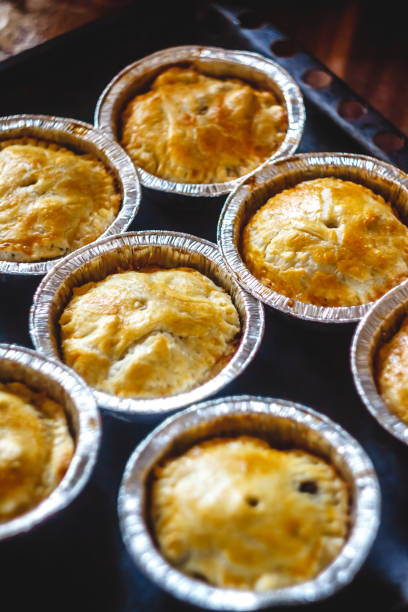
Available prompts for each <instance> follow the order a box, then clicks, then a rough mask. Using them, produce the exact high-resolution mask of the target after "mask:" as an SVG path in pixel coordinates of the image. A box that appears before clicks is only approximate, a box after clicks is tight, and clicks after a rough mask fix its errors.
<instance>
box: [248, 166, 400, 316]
mask: <svg viewBox="0 0 408 612" xmlns="http://www.w3.org/2000/svg"><path fill="white" fill-rule="evenodd" d="M242 255H243V259H244V261H245V263H246V265H247V266H248V268H249V270H250V271H251V272H252V274H253V275H254V276H256V277H257V278H258V279H259V280H260V281H261V283H263V284H265V285H267V286H268V287H270V288H271V289H273V290H274V291H277V292H278V293H281V294H283V295H285V296H287V297H289V298H294V299H296V300H300V301H301V302H307V303H310V304H316V305H318V306H356V305H359V304H365V303H367V302H370V301H373V300H376V299H378V298H379V297H380V296H381V295H383V294H384V293H385V292H386V291H388V290H389V289H391V287H393V286H394V285H397V284H398V283H400V282H401V281H402V280H404V279H405V278H407V277H408V230H407V228H406V226H405V225H404V224H403V223H401V221H399V219H398V217H397V216H396V214H395V213H394V211H393V210H392V207H391V204H390V203H389V202H386V201H385V200H384V199H383V198H382V197H381V196H380V195H377V194H375V193H374V192H373V191H371V190H370V189H368V188H367V187H363V186H362V185H359V184H357V183H352V182H350V181H343V180H340V179H336V178H321V179H316V180H312V181H305V182H303V183H299V184H298V185H296V187H293V188H291V189H287V190H285V191H282V192H281V193H278V194H277V195H275V196H274V197H272V198H270V199H269V200H268V202H267V203H266V204H265V205H264V206H262V208H260V209H259V210H258V211H257V212H256V213H255V215H254V216H253V217H252V218H251V219H250V221H249V223H248V224H247V226H246V227H245V229H244V231H243V234H242Z"/></svg>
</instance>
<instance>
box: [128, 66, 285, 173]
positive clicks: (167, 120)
mask: <svg viewBox="0 0 408 612" xmlns="http://www.w3.org/2000/svg"><path fill="white" fill-rule="evenodd" d="M122 126H123V129H122V136H121V144H122V146H123V147H124V148H125V149H126V151H127V152H128V154H129V155H130V157H131V158H132V160H133V162H134V163H135V164H136V165H137V166H140V167H141V168H143V169H144V170H146V171H147V172H150V173H151V174H154V175H155V176H159V177H160V178H163V179H167V180H170V181H176V182H181V183H221V182H224V181H230V180H232V179H235V178H237V177H239V176H242V175H244V174H246V173H247V172H249V171H251V170H253V169H254V168H256V167H257V166H258V165H259V164H261V163H262V162H264V161H265V160H266V159H267V158H268V157H270V155H272V153H274V151H276V150H277V149H278V147H279V146H280V144H281V143H282V142H283V140H284V138H285V135H286V131H287V113H286V109H285V108H284V106H282V104H280V103H279V102H278V101H277V99H276V96H275V95H274V93H273V92H272V91H267V90H261V89H256V88H255V87H253V86H251V85H250V84H248V83H244V82H243V81H241V80H239V79H235V78H225V79H221V78H215V77H210V76H206V75H204V74H201V73H200V72H197V71H196V70H194V69H193V68H181V67H179V66H175V67H172V68H168V69H167V70H165V71H164V72H162V73H161V74H160V75H159V76H158V77H156V79H155V80H154V81H153V83H152V85H151V87H150V89H149V91H148V92H147V93H143V94H140V95H137V96H136V97H135V98H134V99H133V100H131V101H130V102H129V104H128V105H127V107H126V109H125V111H124V112H123V114H122Z"/></svg>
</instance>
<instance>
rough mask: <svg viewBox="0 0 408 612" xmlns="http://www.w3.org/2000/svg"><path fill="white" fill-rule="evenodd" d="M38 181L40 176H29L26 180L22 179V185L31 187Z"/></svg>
mask: <svg viewBox="0 0 408 612" xmlns="http://www.w3.org/2000/svg"><path fill="white" fill-rule="evenodd" d="M36 183H38V178H37V177H36V176H29V177H27V178H26V179H25V180H24V181H21V183H20V187H31V185H35V184H36Z"/></svg>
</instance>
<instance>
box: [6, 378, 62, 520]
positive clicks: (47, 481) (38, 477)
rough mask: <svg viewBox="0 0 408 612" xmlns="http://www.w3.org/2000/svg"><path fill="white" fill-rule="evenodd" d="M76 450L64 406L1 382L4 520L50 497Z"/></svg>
mask: <svg viewBox="0 0 408 612" xmlns="http://www.w3.org/2000/svg"><path fill="white" fill-rule="evenodd" d="M73 451H74V442H73V439H72V437H71V435H70V433H69V429H68V423H67V419H66V416H65V412H64V409H63V408H62V406H60V404H58V403H57V402H55V401H54V400H52V399H50V398H49V397H48V396H47V395H46V394H45V393H39V392H37V391H33V390H31V389H30V388H28V387H27V386H26V385H24V384H22V383H19V382H8V383H0V522H4V521H7V520H10V519H12V518H14V517H15V516H18V515H20V514H22V513H24V512H26V511H27V510H29V509H30V508H32V507H33V506H36V505H37V504H38V503H39V502H40V501H41V500H42V499H44V498H45V497H47V496H48V495H49V494H50V493H51V491H52V490H53V489H55V487H56V486H57V485H58V484H59V482H60V480H61V479H62V477H63V476H64V474H65V472H66V471H67V469H68V466H69V464H70V461H71V459H72V455H73Z"/></svg>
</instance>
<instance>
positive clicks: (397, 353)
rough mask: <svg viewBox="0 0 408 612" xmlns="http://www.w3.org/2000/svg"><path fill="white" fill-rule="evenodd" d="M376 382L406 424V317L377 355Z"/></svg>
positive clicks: (384, 396)
mask: <svg viewBox="0 0 408 612" xmlns="http://www.w3.org/2000/svg"><path fill="white" fill-rule="evenodd" d="M376 366H377V367H376V369H377V384H378V388H379V391H380V394H381V396H382V398H383V400H384V402H385V403H386V405H387V406H388V408H389V409H390V410H391V411H392V412H394V414H396V415H397V417H399V418H400V419H401V420H402V421H404V423H406V424H407V425H408V317H406V318H405V319H404V320H403V322H402V325H401V327H400V329H399V330H398V332H397V333H396V334H395V335H394V336H393V337H392V338H391V340H390V341H389V342H387V343H386V344H384V345H383V346H382V347H381V349H380V350H379V352H378V356H377V363H376Z"/></svg>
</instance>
